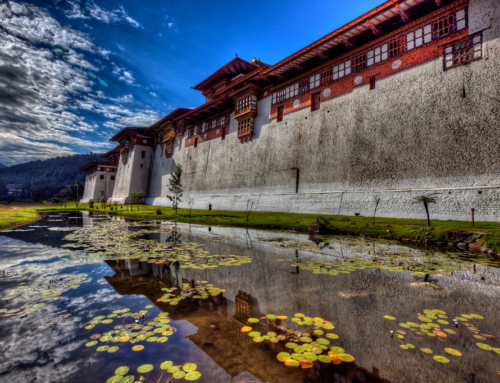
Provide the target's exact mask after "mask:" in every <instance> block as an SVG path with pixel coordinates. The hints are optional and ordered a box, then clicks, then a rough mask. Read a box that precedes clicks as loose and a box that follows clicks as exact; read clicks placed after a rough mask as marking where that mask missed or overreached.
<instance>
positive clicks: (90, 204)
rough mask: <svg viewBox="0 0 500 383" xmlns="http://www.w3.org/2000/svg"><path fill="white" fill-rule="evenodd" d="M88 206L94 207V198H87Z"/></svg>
mask: <svg viewBox="0 0 500 383" xmlns="http://www.w3.org/2000/svg"><path fill="white" fill-rule="evenodd" d="M89 208H91V209H93V208H94V200H93V199H91V200H89Z"/></svg>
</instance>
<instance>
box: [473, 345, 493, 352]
mask: <svg viewBox="0 0 500 383" xmlns="http://www.w3.org/2000/svg"><path fill="white" fill-rule="evenodd" d="M476 346H477V347H479V348H482V349H483V350H487V351H491V350H493V347H491V346H490V345H488V344H486V343H476Z"/></svg>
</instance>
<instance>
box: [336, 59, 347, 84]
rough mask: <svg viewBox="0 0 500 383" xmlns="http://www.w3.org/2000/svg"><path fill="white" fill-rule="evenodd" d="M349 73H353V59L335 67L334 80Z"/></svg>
mask: <svg viewBox="0 0 500 383" xmlns="http://www.w3.org/2000/svg"><path fill="white" fill-rule="evenodd" d="M348 74H351V60H349V61H346V62H343V63H341V64H339V65H335V66H334V67H333V80H338V79H339V78H342V77H344V76H347V75H348Z"/></svg>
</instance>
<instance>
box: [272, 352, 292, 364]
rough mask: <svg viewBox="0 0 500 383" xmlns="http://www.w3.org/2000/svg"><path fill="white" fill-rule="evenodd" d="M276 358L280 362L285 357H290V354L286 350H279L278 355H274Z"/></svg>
mask: <svg viewBox="0 0 500 383" xmlns="http://www.w3.org/2000/svg"><path fill="white" fill-rule="evenodd" d="M276 358H277V359H278V360H279V361H280V362H284V361H285V359H290V358H291V355H290V354H289V353H288V352H280V353H279V354H278V355H276Z"/></svg>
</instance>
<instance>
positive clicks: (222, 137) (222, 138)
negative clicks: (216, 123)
mask: <svg viewBox="0 0 500 383" xmlns="http://www.w3.org/2000/svg"><path fill="white" fill-rule="evenodd" d="M225 139H226V127H225V126H224V127H223V128H222V136H221V140H225Z"/></svg>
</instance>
